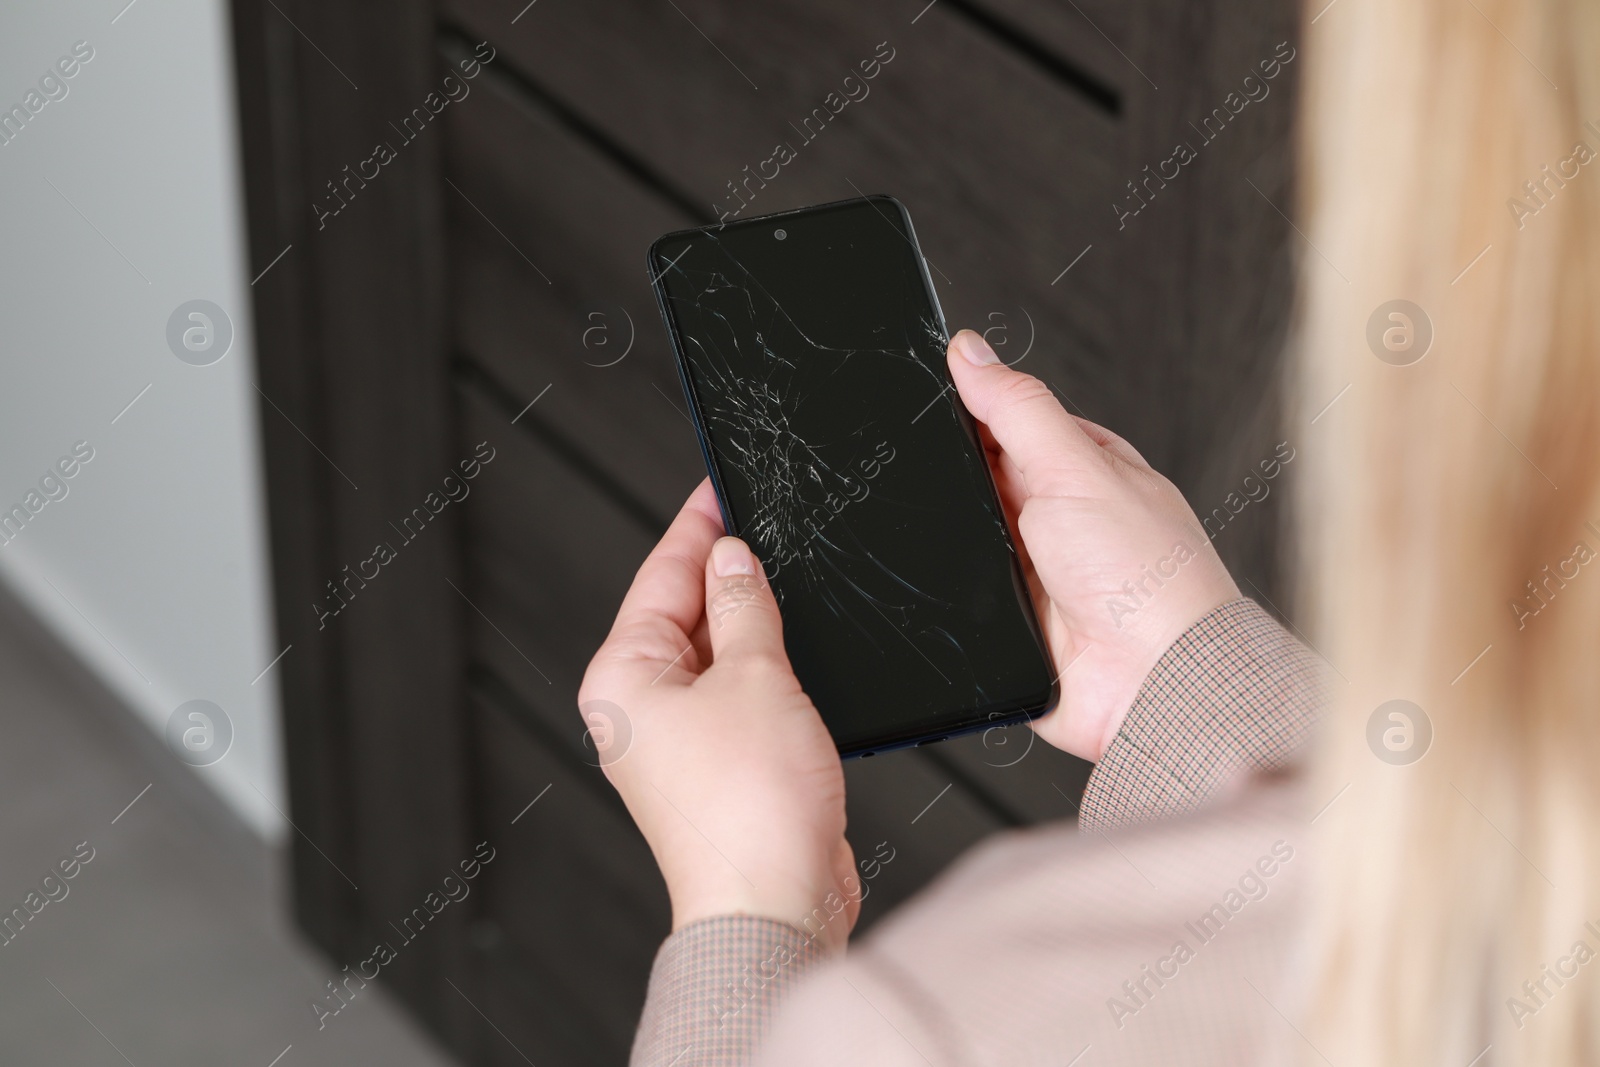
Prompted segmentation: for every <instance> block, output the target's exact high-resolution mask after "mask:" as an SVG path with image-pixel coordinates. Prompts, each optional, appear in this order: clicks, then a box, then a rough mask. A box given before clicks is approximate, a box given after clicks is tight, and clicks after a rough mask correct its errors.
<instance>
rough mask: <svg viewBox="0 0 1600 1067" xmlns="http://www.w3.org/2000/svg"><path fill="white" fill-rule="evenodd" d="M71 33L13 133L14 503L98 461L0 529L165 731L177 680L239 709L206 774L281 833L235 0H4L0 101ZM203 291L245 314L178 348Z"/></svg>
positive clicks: (92, 657) (10, 440) (73, 629)
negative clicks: (207, 352)
mask: <svg viewBox="0 0 1600 1067" xmlns="http://www.w3.org/2000/svg"><path fill="white" fill-rule="evenodd" d="M78 41H87V42H88V44H89V45H90V46H92V48H93V50H94V56H93V58H92V59H91V60H90V61H89V62H87V63H85V64H83V65H82V67H81V69H80V70H79V71H78V72H77V73H76V75H75V76H74V77H72V78H71V79H67V80H65V86H66V90H67V95H66V96H65V97H64V98H62V99H59V100H53V101H49V102H48V103H46V104H45V105H44V106H43V107H42V108H41V109H40V110H39V111H38V113H37V114H35V115H33V116H32V119H31V121H28V122H27V123H26V125H25V126H23V128H22V132H21V133H20V134H17V135H15V136H14V139H12V140H11V141H10V142H9V143H6V144H3V145H0V205H3V206H0V346H3V347H0V509H6V508H10V507H11V506H12V505H13V504H25V500H26V496H27V493H28V492H29V491H30V490H37V489H38V488H39V480H40V478H41V476H42V475H44V474H45V473H46V471H47V470H49V469H50V468H51V466H52V465H53V464H54V463H55V462H56V461H57V460H58V459H59V458H60V457H61V456H63V455H66V454H68V453H69V452H70V450H71V448H72V446H73V444H74V442H77V441H80V440H83V441H87V442H88V443H89V445H90V446H91V447H92V448H93V449H94V458H93V459H92V460H91V461H90V462H89V463H87V464H86V465H84V466H83V467H82V469H81V470H80V471H78V473H77V474H76V475H75V476H74V477H73V478H72V479H70V481H67V482H66V483H65V484H66V487H67V495H66V496H65V497H64V498H62V499H60V500H55V501H51V502H48V503H46V504H45V505H44V506H43V508H42V509H41V510H40V511H39V512H38V514H37V515H34V516H33V517H32V519H31V520H30V521H29V522H28V523H27V524H26V525H25V526H23V528H22V530H21V532H20V533H19V534H17V535H15V537H14V539H12V540H11V541H9V542H8V543H5V544H4V545H3V547H0V578H3V579H4V580H5V581H6V582H7V583H8V584H9V585H10V586H11V587H12V588H14V589H15V590H16V591H17V592H18V593H19V594H20V595H21V596H22V598H23V599H24V600H25V601H26V602H27V603H29V604H30V605H31V606H32V607H33V608H34V610H35V611H36V612H37V613H38V615H39V616H40V617H41V618H42V619H43V620H44V622H45V623H46V624H47V625H48V626H50V627H51V628H52V629H54V630H56V631H57V632H59V633H60V635H61V636H62V637H63V638H64V640H65V641H66V642H67V643H68V645H69V646H70V647H72V648H73V649H74V650H75V651H76V652H77V653H78V655H79V656H81V657H82V659H83V660H84V662H85V663H87V664H88V665H89V667H90V668H91V669H92V670H94V671H95V672H96V673H97V674H99V675H100V676H101V677H102V678H103V679H104V680H105V681H106V682H107V683H109V685H110V686H111V688H112V689H113V690H114V691H116V692H117V693H119V694H121V695H122V696H123V697H124V698H125V699H126V701H127V703H128V705H129V706H130V707H131V708H132V709H133V711H134V712H135V713H136V714H137V715H138V716H139V717H140V718H142V719H143V720H145V721H146V722H147V723H148V724H149V725H150V727H151V728H152V729H153V730H156V731H157V732H158V733H162V732H164V731H165V728H166V725H167V722H168V719H169V717H170V716H171V715H172V713H173V711H174V710H175V709H176V708H177V707H178V706H179V705H180V704H183V703H184V702H186V701H189V700H193V699H204V700H209V701H212V702H214V703H215V704H217V705H218V706H220V707H221V708H222V709H224V711H225V712H226V713H227V716H228V718H229V719H230V720H231V722H232V725H233V729H234V740H233V744H232V747H231V749H230V750H229V751H228V753H227V755H226V756H225V757H223V758H222V759H221V760H220V761H218V762H216V763H215V764H213V765H211V766H205V767H199V768H197V769H196V770H195V772H194V773H197V774H200V775H201V776H202V777H203V778H204V779H205V780H206V781H207V782H208V783H210V784H211V785H212V786H213V787H214V788H215V789H216V791H217V792H218V794H219V795H220V796H221V797H222V798H223V799H224V801H225V802H226V803H228V804H230V805H232V806H233V807H234V808H235V809H236V810H237V811H238V812H239V814H240V815H242V816H243V817H244V819H245V820H246V821H247V822H248V823H249V824H250V825H251V826H253V827H254V828H255V829H257V830H258V831H259V832H260V833H261V834H262V835H263V836H265V837H267V838H269V839H276V838H279V837H281V836H282V835H283V833H284V831H285V830H286V826H285V823H284V819H283V817H282V816H281V815H279V814H278V812H277V811H275V810H274V807H273V806H274V805H276V806H277V807H278V808H282V809H284V810H285V811H286V810H287V808H288V805H287V803H286V801H285V799H284V787H283V768H282V750H281V742H280V737H279V716H278V703H277V701H278V695H277V694H278V691H277V687H276V679H277V669H276V668H274V669H273V670H272V671H269V672H267V673H266V674H265V675H264V676H262V677H260V679H259V680H258V681H257V680H256V679H257V676H258V675H259V674H260V673H261V671H262V670H263V668H265V667H266V666H267V665H268V663H270V662H271V661H272V659H273V657H275V656H276V655H277V654H278V653H279V651H280V649H278V648H277V647H274V644H273V642H274V641H275V637H274V635H273V628H272V619H271V612H270V601H269V589H268V572H267V545H266V527H265V502H264V498H263V487H262V477H261V456H260V447H259V434H258V429H257V403H258V401H257V397H256V393H255V389H254V386H253V382H254V362H253V361H254V352H253V350H252V345H251V336H252V327H251V321H250V305H249V292H250V288H249V283H250V280H251V278H252V277H254V275H255V273H256V271H258V270H259V269H260V268H261V267H264V266H266V264H265V263H264V262H263V263H260V264H256V265H255V269H254V270H252V269H251V265H250V264H247V262H246V252H245V244H244V223H243V218H242V210H243V208H242V200H241V196H242V193H241V176H240V172H239V158H238V156H239V153H238V147H237V141H238V130H237V128H236V122H237V119H236V113H235V107H234V92H233V69H232V46H231V42H230V40H229V29H228V23H227V12H226V9H225V5H224V4H223V3H222V2H220V0H135V2H134V3H133V4H132V5H131V6H127V0H93V2H77V0H73V2H64V3H44V2H40V0H31V2H29V0H18V2H13V3H8V4H5V5H4V6H3V7H0V118H3V117H4V116H3V111H4V110H9V109H10V108H11V107H12V106H13V105H22V106H24V107H26V104H27V100H26V97H27V94H28V92H29V91H30V90H36V89H37V88H38V82H39V79H40V77H41V76H42V75H44V74H45V73H46V72H47V71H49V70H51V68H52V67H53V66H54V64H55V63H56V61H57V60H58V59H59V58H60V57H62V56H66V55H69V54H70V53H71V50H72V47H73V45H74V43H75V42H78ZM49 88H50V89H51V91H52V92H59V89H57V88H56V87H55V86H54V84H52V85H50V86H49ZM40 96H41V97H42V96H43V94H42V93H41V94H40ZM35 103H37V100H35ZM52 183H53V187H52ZM69 201H70V203H69ZM193 299H204V300H209V301H212V302H214V303H215V304H217V305H220V306H221V307H222V308H223V309H224V310H225V311H226V312H227V314H228V316H229V317H230V318H231V320H232V325H233V333H234V338H233V344H232V348H231V350H230V351H229V352H228V354H227V355H226V356H225V357H224V358H222V359H221V360H220V361H218V362H216V363H214V364H212V365H210V366H203V367H202V366H193V365H191V364H189V363H186V362H183V361H181V360H180V359H179V358H178V357H177V356H175V355H174V354H173V352H172V351H171V350H170V348H169V346H168V342H167V336H166V335H167V321H168V318H169V316H170V315H171V313H172V312H173V310H174V309H175V308H177V307H178V305H180V304H182V303H184V302H186V301H189V300H193ZM146 386H148V387H149V388H148V390H147V391H144V392H143V395H142V396H140V393H141V391H142V390H145V389H146ZM136 396H139V399H138V401H137V402H136V403H134V404H133V406H132V407H131V408H127V410H126V411H124V408H125V406H126V405H128V403H129V402H130V401H132V400H134V398H135V397H136ZM119 413H120V415H119ZM51 488H52V489H53V491H56V492H59V490H58V489H55V488H54V483H51ZM40 497H41V498H42V497H43V494H42V493H41V494H40ZM291 654H292V653H291ZM0 699H5V697H4V695H3V687H0ZM29 710H30V711H36V712H37V713H38V714H48V713H49V711H50V709H48V708H39V709H29ZM130 799H131V798H130ZM111 814H114V813H111ZM108 817H109V814H108Z"/></svg>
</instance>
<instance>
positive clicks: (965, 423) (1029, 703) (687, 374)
mask: <svg viewBox="0 0 1600 1067" xmlns="http://www.w3.org/2000/svg"><path fill="white" fill-rule="evenodd" d="M859 203H867V204H869V205H876V204H885V205H888V206H889V207H890V208H892V209H893V210H894V211H895V212H896V214H897V215H898V216H899V219H900V222H901V224H902V225H903V227H904V229H905V236H906V239H907V241H908V242H909V243H910V245H911V251H912V253H913V255H914V258H915V259H916V263H917V272H918V275H919V276H920V277H921V279H922V286H923V290H924V291H925V293H926V295H927V297H928V302H929V304H930V305H931V306H932V308H933V314H934V321H935V322H937V323H938V326H939V333H940V335H941V336H942V337H943V338H944V340H945V343H946V344H947V345H948V343H949V339H950V330H949V327H947V326H946V325H945V320H944V309H943V308H942V307H941V306H940V304H939V294H938V291H937V290H935V289H934V287H933V278H932V277H931V276H930V275H929V273H928V260H927V257H926V256H924V255H923V254H922V246H921V245H920V244H919V243H918V241H917V234H916V230H915V228H914V227H913V226H912V223H911V213H910V212H909V211H907V210H906V207H905V205H904V204H902V203H901V202H900V201H899V200H898V199H897V198H895V197H893V196H890V195H888V194H886V193H873V194H868V195H866V196H858V197H850V198H848V199H845V200H834V201H830V202H828V203H826V204H814V205H810V206H807V207H801V208H792V209H790V210H788V211H778V212H773V213H771V214H768V215H759V216H754V217H752V218H748V219H740V220H739V221H737V222H731V223H730V222H724V223H719V224H718V225H715V226H696V227H691V228H688V229H683V230H674V231H672V232H671V233H666V234H662V235H661V236H660V237H658V238H656V239H655V240H654V241H652V242H651V244H650V249H649V252H648V253H647V256H646V266H647V272H648V273H647V277H648V278H649V279H650V287H651V288H652V289H653V290H654V291H655V295H656V304H657V306H658V307H659V308H660V310H661V318H662V321H663V323H664V324H665V325H666V329H667V340H668V343H669V344H670V345H671V346H672V354H673V361H674V363H675V364H676V366H677V369H678V382H679V384H680V385H682V387H683V394H684V399H685V401H686V402H687V403H688V405H689V416H690V420H691V421H692V422H693V424H694V431H695V437H696V439H697V441H698V443H699V445H700V455H701V457H702V458H703V459H704V461H705V465H706V471H707V473H708V475H709V477H710V479H711V486H712V489H713V490H715V492H716V497H717V508H718V510H719V511H721V513H722V525H723V528H724V529H725V530H726V531H727V532H728V534H729V535H730V536H734V537H737V536H740V534H739V524H738V523H737V522H736V521H735V519H734V516H733V512H732V509H731V508H729V506H728V497H727V493H726V492H725V491H724V490H723V484H722V471H721V467H720V466H719V464H718V463H717V461H716V455H715V452H714V451H713V449H712V447H711V442H710V436H709V434H708V432H707V429H706V420H705V417H704V415H703V413H702V410H701V405H700V397H699V394H698V392H697V391H696V389H695V386H694V375H693V373H692V369H691V367H690V366H689V358H688V355H687V354H686V352H685V350H684V346H683V343H682V332H681V330H680V329H679V326H678V322H677V320H676V318H675V317H674V315H673V313H672V307H671V302H670V301H669V300H668V298H667V292H666V286H665V284H664V282H663V279H664V277H665V274H666V268H664V267H663V266H662V263H663V257H662V255H661V246H662V245H663V244H666V243H668V242H673V241H684V240H689V241H693V240H696V239H704V238H705V237H707V236H712V237H714V236H715V235H717V234H719V233H721V232H722V231H724V230H728V229H741V228H753V227H757V226H770V225H772V224H773V223H775V222H778V221H780V220H782V219H788V218H796V217H803V216H808V215H813V214H816V213H820V212H824V211H828V210H832V209H836V208H841V207H844V206H846V205H849V204H859ZM941 370H942V368H941ZM945 374H946V377H947V378H948V372H945ZM950 388H951V389H952V390H954V388H955V386H954V383H951V384H950ZM955 408H956V412H957V418H958V419H959V421H960V423H961V426H962V428H963V429H964V430H965V431H966V435H967V439H968V443H969V445H970V447H971V448H972V449H973V450H974V452H975V454H976V455H977V456H978V458H979V459H980V460H981V461H982V462H981V464H980V465H981V468H982V470H983V475H984V481H985V484H986V485H987V487H988V491H989V495H990V498H991V500H992V502H993V504H994V507H995V509H996V510H997V512H998V513H999V514H1001V515H1004V514H1005V508H1004V507H1003V505H1002V504H1001V501H1000V494H999V491H998V489H997V488H996V486H995V482H994V472H993V471H992V470H991V469H990V467H989V463H988V457H987V455H986V454H985V452H984V447H983V441H982V438H981V437H980V436H979V435H978V429H977V423H976V421H975V420H974V419H973V418H972V416H971V414H970V413H969V412H968V411H967V409H966V406H965V405H963V404H961V403H959V402H958V403H957V404H956V405H955ZM1006 538H1007V543H1008V545H1009V546H1010V548H1011V550H1012V551H1011V559H1010V566H1011V579H1012V585H1013V589H1014V591H1015V593H1016V597H1017V602H1018V604H1019V606H1020V607H1021V608H1022V611H1023V615H1024V617H1025V619H1026V621H1027V624H1028V629H1029V631H1030V632H1031V633H1032V635H1033V638H1034V642H1035V644H1036V646H1037V648H1038V651H1039V654H1040V656H1041V657H1042V659H1043V661H1044V664H1045V666H1046V669H1047V670H1051V669H1053V663H1054V661H1053V659H1052V657H1051V655H1050V647H1049V643H1048V642H1047V641H1046V640H1045V638H1044V630H1043V627H1041V625H1040V623H1039V616H1038V612H1037V610H1036V609H1035V608H1034V604H1033V597H1032V596H1031V595H1030V594H1029V591H1028V585H1027V581H1026V579H1025V578H1024V576H1023V574H1022V566H1021V563H1020V557H1019V556H1018V554H1017V552H1016V544H1015V534H1014V532H1013V531H1012V530H1011V528H1010V522H1009V521H1008V522H1007V523H1006ZM1060 699H1061V677H1060V675H1059V674H1058V675H1056V676H1055V678H1054V679H1052V681H1051V682H1050V686H1049V688H1048V689H1047V690H1046V691H1045V693H1044V694H1042V695H1041V696H1040V697H1039V698H1038V699H1037V700H1027V699H1024V700H1021V701H1017V702H1008V703H1006V704H1003V705H1001V706H1000V707H998V708H994V709H989V710H982V709H979V710H977V711H974V712H973V713H972V716H976V718H974V717H963V718H961V719H960V720H958V721H957V722H955V723H953V724H950V725H938V726H933V727H931V728H927V729H922V728H913V729H908V730H906V731H902V732H899V733H894V734H890V735H887V736H884V737H881V738H876V739H872V740H869V741H866V742H859V743H852V744H850V745H849V746H840V745H839V744H838V740H837V739H835V746H836V747H837V748H838V751H839V756H840V758H841V759H852V758H865V757H867V756H873V755H876V754H878V753H879V752H886V751H891V750H893V749H899V748H909V747H912V746H915V745H925V744H932V743H934V742H936V741H943V740H945V739H947V738H951V737H959V736H961V735H963V734H970V733H975V732H977V731H979V730H990V729H996V728H1001V727H1007V726H1015V725H1018V724H1020V723H1025V722H1030V721H1032V720H1034V719H1038V718H1041V717H1043V716H1045V715H1048V714H1050V713H1051V712H1052V711H1054V710H1055V708H1056V705H1057V704H1058V703H1059V701H1060Z"/></svg>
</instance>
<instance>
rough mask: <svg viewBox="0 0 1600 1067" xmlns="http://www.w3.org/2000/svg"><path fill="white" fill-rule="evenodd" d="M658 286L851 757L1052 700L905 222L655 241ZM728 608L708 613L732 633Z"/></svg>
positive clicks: (716, 468)
mask: <svg viewBox="0 0 1600 1067" xmlns="http://www.w3.org/2000/svg"><path fill="white" fill-rule="evenodd" d="M650 260H651V263H650V268H651V276H652V278H653V279H655V284H656V288H657V293H658V296H659V297H660V302H661V306H662V311H663V314H664V316H665V317H666V320H667V327H668V330H669V332H671V333H672V334H673V341H674V345H675V348H676V350H677V352H678V356H679V361H680V370H681V371H683V375H684V386H685V392H686V393H687V395H688V398H689V402H690V406H691V410H692V414H693V417H694V420H695V422H696V426H697V428H698V430H699V433H700V439H701V445H702V448H703V449H704V450H705V452H706V460H707V465H708V466H709V467H710V468H711V471H712V480H713V482H714V483H715V484H716V486H717V490H718V496H719V499H720V501H721V503H722V508H723V512H724V517H725V519H726V520H727V523H728V525H729V531H730V532H731V533H735V534H737V535H738V536H740V537H743V538H744V539H745V540H746V542H747V543H748V544H749V545H750V547H751V548H752V549H753V550H754V552H755V553H756V556H757V558H758V559H760V560H761V561H762V563H763V565H764V567H765V570H766V574H767V577H768V579H769V581H770V583H771V585H772V589H773V592H774V594H775V596H776V597H777V600H778V604H779V610H780V612H781V614H782V616H783V625H784V641H785V645H786V646H787V650H788V653H789V658H790V661H791V662H792V663H793V665H794V669H795V674H796V675H797V676H798V677H799V679H800V683H801V685H802V686H803V687H804V688H805V690H806V692H807V694H808V695H809V696H810V697H811V699H812V701H813V702H814V703H815V704H816V706H817V709H818V711H819V712H820V713H821V715H822V718H823V721H824V722H826V723H827V725H828V728H829V730H830V731H831V732H832V734H833V738H834V741H835V742H836V744H837V745H838V746H839V749H840V751H841V752H842V753H844V754H847V755H848V754H853V753H863V752H868V751H872V750H875V749H881V748H886V747H892V746H894V745H901V744H907V743H911V742H914V741H919V740H926V739H931V738H935V737H942V736H945V735H947V734H951V733H956V732H960V731H963V730H970V729H974V728H978V727H982V726H985V725H989V724H993V723H1000V722H1010V721H1016V720H1018V719H1020V718H1023V717H1026V716H1028V715H1033V714H1039V713H1042V712H1044V711H1046V710H1048V709H1049V708H1050V707H1051V706H1052V705H1053V703H1054V695H1055V686H1054V684H1053V682H1052V673H1053V672H1052V671H1051V669H1050V660H1049V656H1048V654H1047V652H1046V651H1045V648H1044V644H1043V641H1042V639H1041V637H1040V634H1039V629H1038V623H1037V620H1036V619H1035V616H1034V612H1033V608H1032V605H1031V602H1030V601H1029V599H1028V596H1027V592H1026V587H1025V585H1024V582H1023V579H1022V576H1021V569H1020V567H1019V566H1018V563H1017V556H1016V551H1015V548H1014V546H1013V543H1012V540H1011V535H1010V530H1009V528H1008V526H1007V523H1006V518H1005V515H1004V512H1003V511H1002V510H1001V507H1000V503H999V500H998V498H997V497H996V495H995V490H994V486H993V482H992V480H991V477H990V474H989V470H988V466H987V463H986V460H985V458H984V455H983V451H982V447H981V445H980V444H979V441H978V438H977V436H976V433H975V431H974V429H973V423H972V420H971V418H970V416H968V415H967V413H966V411H965V409H964V408H963V407H962V406H961V403H960V400H959V398H958V397H957V396H956V392H955V387H954V386H953V385H952V384H951V381H950V377H949V373H948V370H947V369H946V366H945V347H946V343H947V339H946V335H945V327H944V323H943V320H942V316H941V314H940V312H939V308H938V304H937V301H936V299H935V297H934V296H933V293H932V289H931V286H930V285H929V283H928V280H927V275H926V272H925V270H924V267H923V261H922V255H921V252H920V251H919V250H918V248H917V244H916V237H915V234H914V232H913V231H912V229H911V222H910V218H909V216H908V215H907V214H906V212H905V210H904V208H903V207H901V205H900V203H899V202H898V201H896V200H894V199H892V198H889V197H870V198H864V199H859V200H851V201H844V202H842V203H838V204H830V205H824V206H822V207H816V208H807V209H804V210H801V211H796V212H786V213H784V214H782V215H775V216H770V217H768V218H765V219H751V220H747V221H743V222H739V223H735V224H731V225H727V226H724V227H721V228H716V227H711V228H707V229H704V230H693V231H685V232H682V233H677V234H669V235H667V236H666V237H663V238H661V239H660V240H659V241H657V242H656V244H655V245H654V246H653V247H652V249H651V256H650ZM738 606H739V605H738V604H737V603H736V602H730V603H729V604H727V605H718V604H716V603H712V604H709V605H707V610H708V615H709V617H710V624H711V625H712V626H716V625H719V623H720V622H721V619H720V617H719V616H720V615H721V613H722V612H724V611H734V610H737V609H738Z"/></svg>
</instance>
